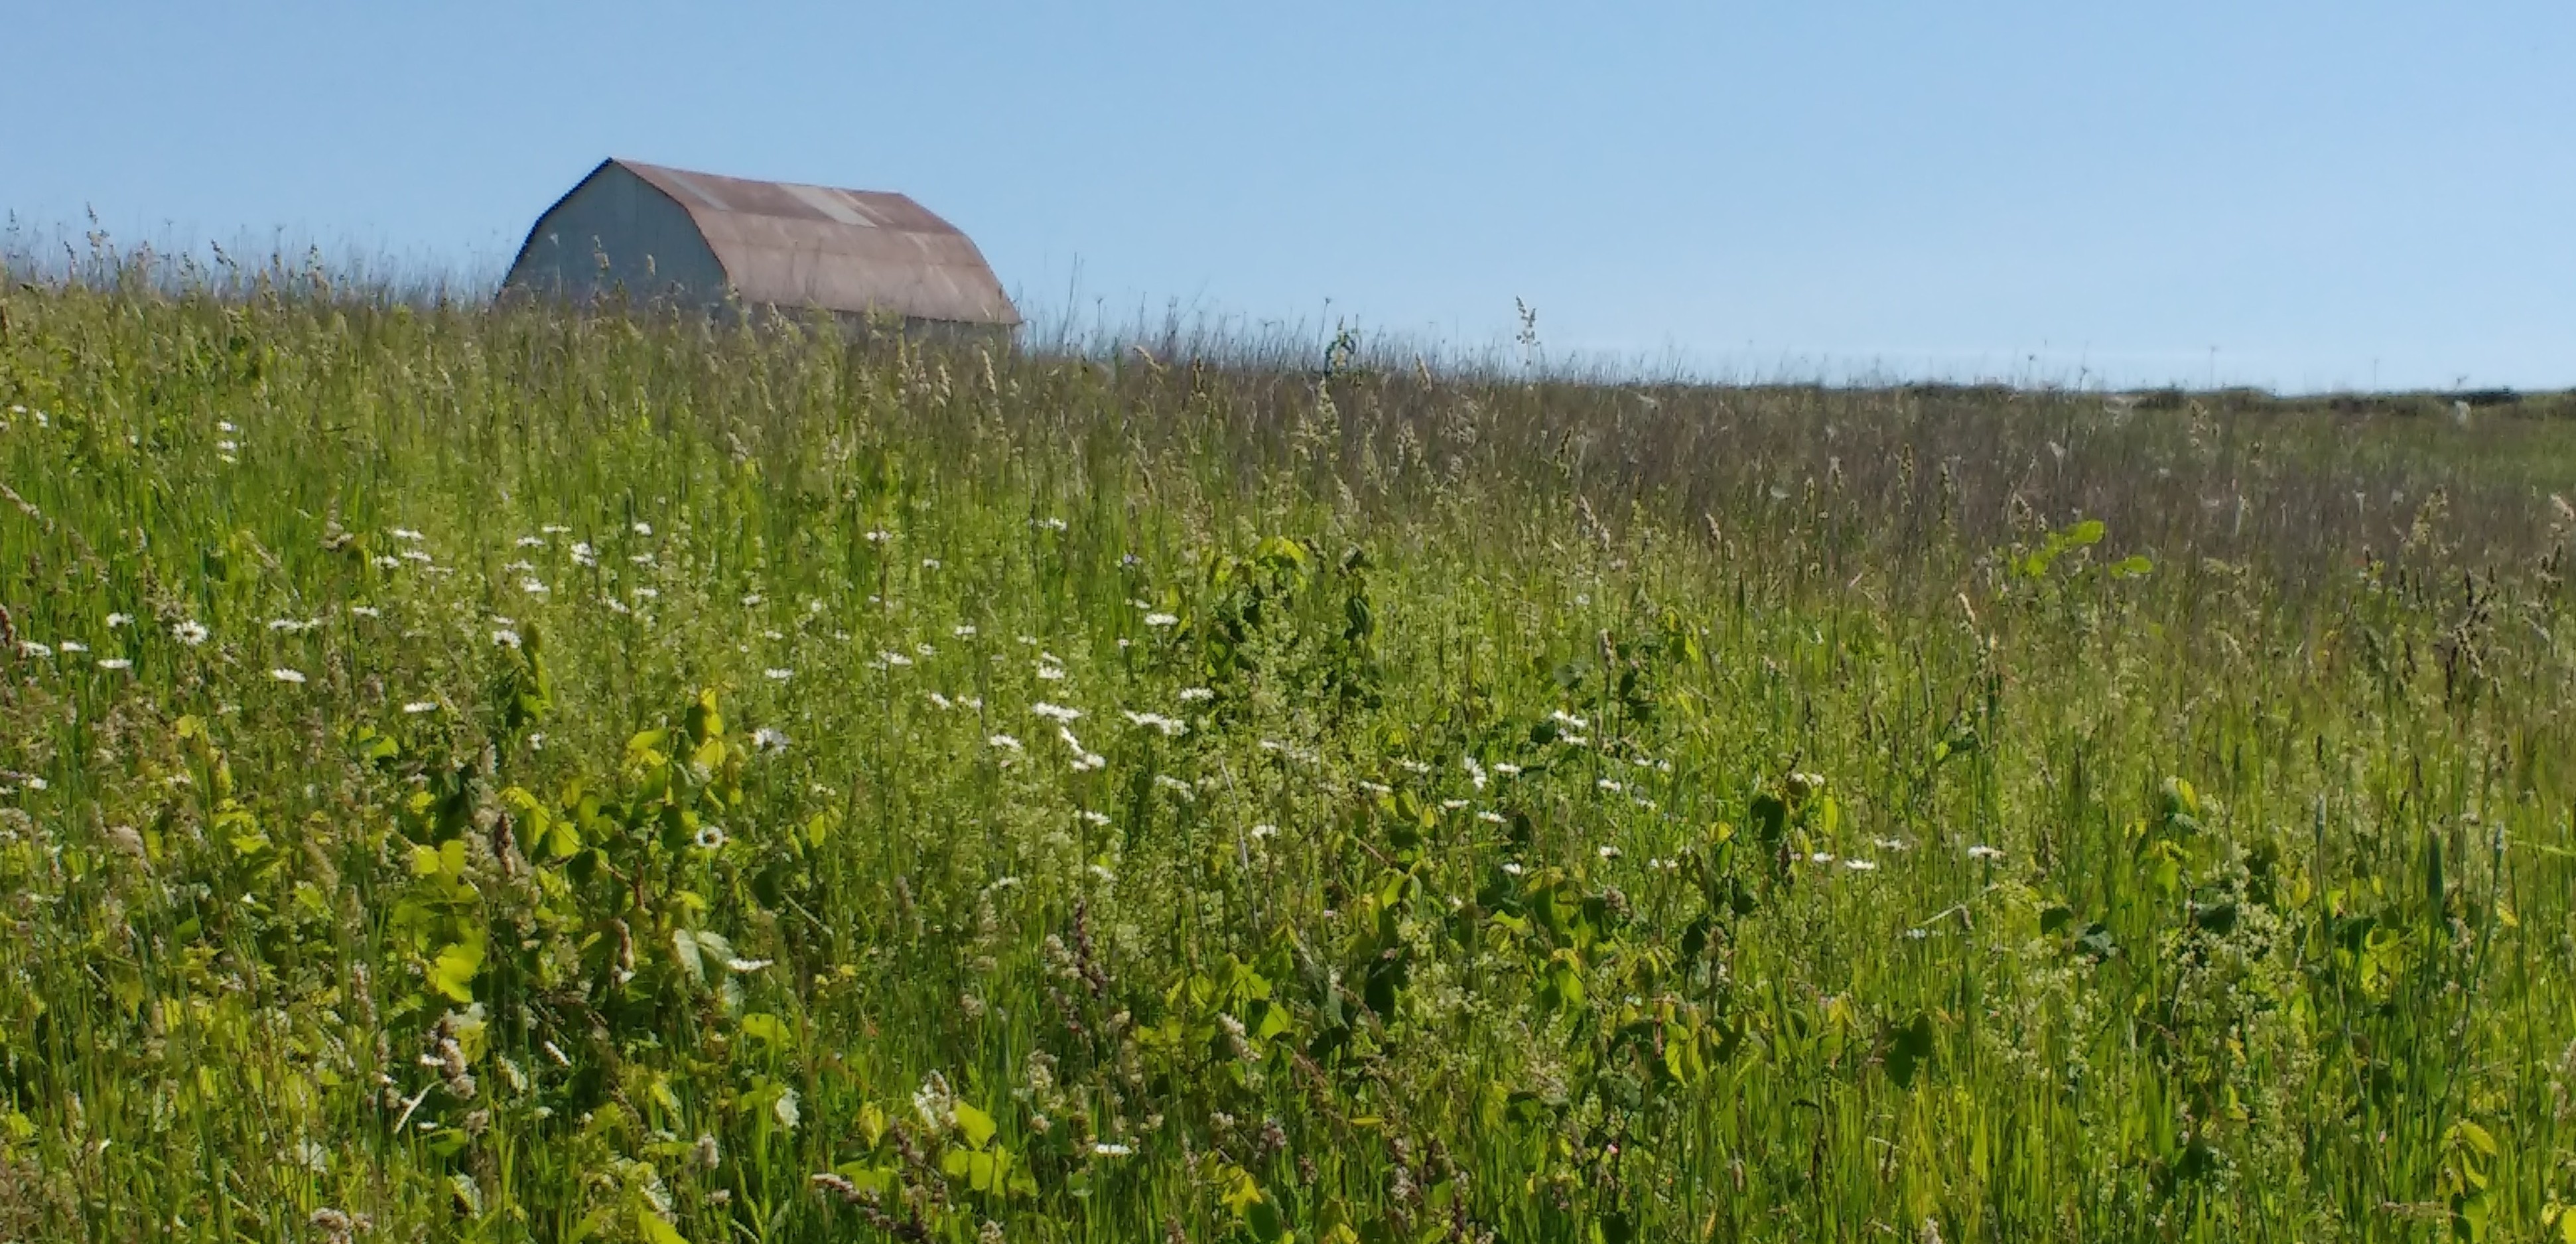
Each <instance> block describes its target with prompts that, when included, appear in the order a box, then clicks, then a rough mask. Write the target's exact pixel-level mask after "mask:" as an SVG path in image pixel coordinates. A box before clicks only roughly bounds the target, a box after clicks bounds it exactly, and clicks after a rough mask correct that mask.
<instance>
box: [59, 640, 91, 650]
mask: <svg viewBox="0 0 2576 1244" xmlns="http://www.w3.org/2000/svg"><path fill="white" fill-rule="evenodd" d="M54 648H55V649H56V650H57V651H61V652H87V651H89V645H88V644H85V643H82V642H81V641H79V640H77V639H66V640H64V641H62V642H61V643H58V644H55V645H54Z"/></svg>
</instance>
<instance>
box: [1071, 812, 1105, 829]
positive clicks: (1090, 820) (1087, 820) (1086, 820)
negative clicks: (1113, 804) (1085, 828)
mask: <svg viewBox="0 0 2576 1244" xmlns="http://www.w3.org/2000/svg"><path fill="white" fill-rule="evenodd" d="M1074 815H1075V816H1076V817H1078V818H1080V819H1081V821H1082V823H1083V824H1085V825H1106V824H1108V823H1109V815H1108V814H1107V813H1105V812H1094V811H1092V810H1091V809H1089V808H1084V809H1083V810H1082V811H1080V812H1076V813H1074Z"/></svg>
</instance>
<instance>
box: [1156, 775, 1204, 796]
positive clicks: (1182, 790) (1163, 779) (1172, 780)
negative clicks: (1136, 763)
mask: <svg viewBox="0 0 2576 1244" xmlns="http://www.w3.org/2000/svg"><path fill="white" fill-rule="evenodd" d="M1154 785H1156V786H1160V787H1162V788H1163V789H1165V790H1167V791H1170V792H1172V793H1173V794H1175V795H1178V796H1180V797H1181V798H1183V799H1196V798H1198V797H1199V792H1198V788H1197V787H1194V786H1192V785H1190V784H1189V783H1187V782H1184V781H1182V780H1180V779H1179V778H1176V777H1173V776H1172V775H1171V774H1168V773H1157V774H1155V775H1154Z"/></svg>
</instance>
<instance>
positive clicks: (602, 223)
mask: <svg viewBox="0 0 2576 1244" xmlns="http://www.w3.org/2000/svg"><path fill="white" fill-rule="evenodd" d="M601 255H606V256H607V257H608V266H607V268H606V269H605V270H603V269H602V268H601V267H600V261H599V256H601ZM648 258H649V259H650V261H651V262H650V264H649V271H648V264H647V259H648ZM506 284H508V285H509V286H511V287H514V288H520V289H527V290H533V291H537V292H541V293H560V294H563V295H565V296H568V297H573V298H585V299H586V298H593V297H598V296H601V295H604V294H608V293H611V292H613V291H615V290H617V289H619V288H621V287H622V288H623V289H624V290H625V291H626V295H627V297H629V298H632V299H635V300H636V301H638V302H643V301H676V302H686V303H703V304H713V303H716V302H718V301H721V300H722V299H723V297H724V291H725V272H724V267H723V265H721V264H719V263H718V262H717V261H716V256H715V252H714V251H713V250H711V249H709V248H708V246H707V243H706V239H705V238H704V237H701V236H700V235H699V233H698V227H697V224H696V222H694V221H692V220H690V219H689V213H688V212H687V211H685V210H683V209H682V208H681V207H680V205H679V204H677V203H674V202H672V201H671V200H670V198H669V197H668V196H666V195H664V194H663V193H662V192H661V191H659V190H656V189H654V188H653V187H652V186H650V185H647V184H645V182H644V180H643V179H642V178H640V177H637V176H636V175H635V174H633V173H630V172H628V171H626V170H625V169H624V168H621V167H619V166H617V165H615V164H610V165H607V166H606V167H603V168H601V169H600V170H599V171H598V172H597V173H595V174H593V175H592V176H591V177H590V178H588V179H587V180H585V181H583V182H582V184H581V185H579V186H577V187H575V188H574V189H573V192H572V193H571V194H568V195H566V196H564V200H563V202H561V203H558V204H556V205H555V207H554V209H553V210H552V211H549V212H547V213H546V214H545V215H544V216H543V217H541V218H539V219H538V221H537V225H536V228H535V229H534V230H532V231H531V232H530V234H529V237H528V244H527V246H526V248H525V249H524V250H522V251H521V253H520V255H519V259H518V262H517V263H514V264H512V265H511V266H510V275H509V278H508V280H507V282H506Z"/></svg>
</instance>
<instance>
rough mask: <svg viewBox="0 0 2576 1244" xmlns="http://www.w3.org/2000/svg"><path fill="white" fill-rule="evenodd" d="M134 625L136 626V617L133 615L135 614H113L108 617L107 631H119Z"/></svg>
mask: <svg viewBox="0 0 2576 1244" xmlns="http://www.w3.org/2000/svg"><path fill="white" fill-rule="evenodd" d="M132 625H134V615H133V614H130V613H111V614H109V615H107V629H109V630H111V631H112V630H115V629H117V628H119V627H125V626H132Z"/></svg>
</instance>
